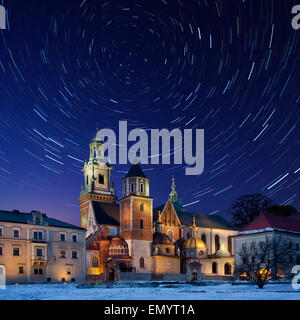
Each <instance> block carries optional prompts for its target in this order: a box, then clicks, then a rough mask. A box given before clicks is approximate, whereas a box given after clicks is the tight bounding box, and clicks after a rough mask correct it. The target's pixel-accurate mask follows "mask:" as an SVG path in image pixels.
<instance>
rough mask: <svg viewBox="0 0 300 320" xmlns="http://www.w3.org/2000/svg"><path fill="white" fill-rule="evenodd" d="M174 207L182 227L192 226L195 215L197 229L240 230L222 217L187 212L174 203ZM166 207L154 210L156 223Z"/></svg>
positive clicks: (162, 206)
mask: <svg viewBox="0 0 300 320" xmlns="http://www.w3.org/2000/svg"><path fill="white" fill-rule="evenodd" d="M172 205H173V207H174V209H175V211H176V213H177V216H178V218H179V220H180V222H181V224H182V225H185V226H192V225H193V216H194V215H195V218H196V225H197V227H202V228H215V229H228V230H238V229H237V228H235V227H233V226H232V225H231V224H230V223H229V222H227V221H226V220H225V219H224V218H223V217H221V216H220V215H208V214H204V213H197V212H186V211H184V210H183V209H182V207H181V206H180V205H179V203H175V205H174V203H172ZM164 207H165V206H164V205H161V206H159V207H157V208H155V209H154V213H153V218H154V221H156V220H157V218H158V211H161V212H162V210H163V209H164Z"/></svg>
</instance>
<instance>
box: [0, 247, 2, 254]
mask: <svg viewBox="0 0 300 320" xmlns="http://www.w3.org/2000/svg"><path fill="white" fill-rule="evenodd" d="M2 255H3V248H2V247H0V256H2Z"/></svg>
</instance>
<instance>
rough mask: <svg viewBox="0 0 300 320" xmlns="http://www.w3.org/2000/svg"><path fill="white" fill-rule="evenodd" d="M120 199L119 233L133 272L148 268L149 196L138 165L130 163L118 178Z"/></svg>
mask: <svg viewBox="0 0 300 320" xmlns="http://www.w3.org/2000/svg"><path fill="white" fill-rule="evenodd" d="M122 187H123V198H122V199H120V236H121V238H123V239H124V240H126V242H127V244H128V248H129V255H130V256H132V258H133V267H135V268H136V271H137V272H141V273H149V272H151V270H152V260H151V245H152V240H153V229H152V221H153V218H152V212H153V199H152V198H150V196H149V179H148V178H147V177H146V176H145V174H144V172H143V171H142V169H141V167H140V165H139V164H133V165H132V166H131V168H130V170H129V171H128V173H127V174H126V176H125V177H124V178H123V180H122Z"/></svg>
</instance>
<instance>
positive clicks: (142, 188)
mask: <svg viewBox="0 0 300 320" xmlns="http://www.w3.org/2000/svg"><path fill="white" fill-rule="evenodd" d="M141 192H142V193H143V192H144V185H143V184H142V183H141Z"/></svg>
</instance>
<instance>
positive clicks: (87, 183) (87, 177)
mask: <svg viewBox="0 0 300 320" xmlns="http://www.w3.org/2000/svg"><path fill="white" fill-rule="evenodd" d="M86 185H87V186H88V185H89V176H86Z"/></svg>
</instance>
